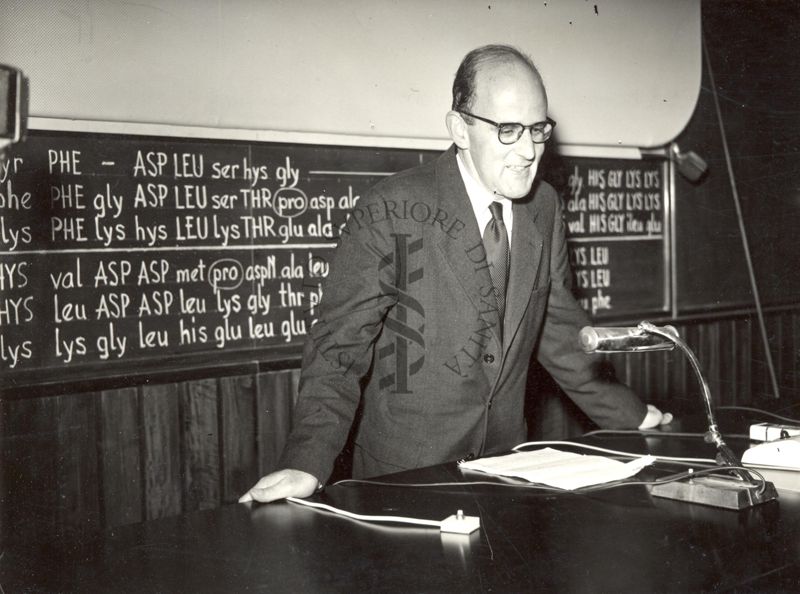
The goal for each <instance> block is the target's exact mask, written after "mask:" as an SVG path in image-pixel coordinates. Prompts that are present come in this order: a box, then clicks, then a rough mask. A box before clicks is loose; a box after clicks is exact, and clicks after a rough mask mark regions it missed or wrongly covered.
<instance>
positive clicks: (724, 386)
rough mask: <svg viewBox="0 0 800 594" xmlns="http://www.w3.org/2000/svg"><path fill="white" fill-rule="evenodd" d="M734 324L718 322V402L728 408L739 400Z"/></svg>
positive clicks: (727, 321)
mask: <svg viewBox="0 0 800 594" xmlns="http://www.w3.org/2000/svg"><path fill="white" fill-rule="evenodd" d="M736 365H737V361H736V324H735V322H734V320H720V322H719V370H720V385H719V390H720V399H721V400H720V402H724V403H725V404H726V405H728V406H732V405H735V404H736V403H737V402H738V400H739V393H738V389H737V385H736V375H737V370H736Z"/></svg>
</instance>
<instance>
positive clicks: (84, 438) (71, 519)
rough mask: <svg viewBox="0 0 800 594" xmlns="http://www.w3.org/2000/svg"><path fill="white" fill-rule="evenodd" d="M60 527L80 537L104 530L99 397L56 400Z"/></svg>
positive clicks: (53, 486) (87, 396)
mask: <svg viewBox="0 0 800 594" xmlns="http://www.w3.org/2000/svg"><path fill="white" fill-rule="evenodd" d="M56 401H57V409H58V412H57V415H56V423H57V436H56V437H57V438H56V444H57V446H56V447H57V449H58V457H57V463H56V467H57V476H56V477H54V478H55V479H56V480H54V481H53V483H52V487H51V488H54V489H56V492H57V493H58V495H59V496H58V498H57V506H56V509H57V512H58V518H57V521H58V526H59V529H61V530H63V531H64V533H65V534H69V535H71V536H74V537H77V538H80V537H84V536H87V535H89V534H91V533H93V532H95V531H97V530H98V529H100V528H101V527H102V524H101V511H100V475H99V467H98V458H97V443H98V439H97V428H98V424H97V411H98V410H99V408H100V407H99V406H98V405H97V394H95V393H83V394H74V395H67V396H59V397H58V398H57V399H56Z"/></svg>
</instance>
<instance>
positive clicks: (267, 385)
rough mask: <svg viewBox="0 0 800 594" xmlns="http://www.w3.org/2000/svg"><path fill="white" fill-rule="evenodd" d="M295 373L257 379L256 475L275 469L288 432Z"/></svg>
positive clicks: (294, 391)
mask: <svg viewBox="0 0 800 594" xmlns="http://www.w3.org/2000/svg"><path fill="white" fill-rule="evenodd" d="M296 376H297V374H296V373H295V372H294V371H273V372H268V373H260V374H258V376H257V386H258V388H257V392H256V404H257V412H256V422H257V434H258V468H259V472H258V474H259V475H264V474H266V473H268V472H271V471H273V470H275V469H276V468H277V464H278V458H279V457H280V455H281V452H282V451H283V446H284V445H285V443H286V438H287V437H288V436H289V431H290V429H291V420H292V411H293V410H294V403H295V400H296V398H297V387H296V386H297V382H296V379H295V378H296Z"/></svg>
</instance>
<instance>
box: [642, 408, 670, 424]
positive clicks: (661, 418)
mask: <svg viewBox="0 0 800 594" xmlns="http://www.w3.org/2000/svg"><path fill="white" fill-rule="evenodd" d="M671 422H672V415H671V414H670V413H662V412H661V411H660V410H658V409H657V408H656V407H655V406H653V405H652V404H648V405H647V415H645V417H644V420H643V421H642V424H641V425H639V429H652V428H653V427H658V426H659V425H668V424H669V423H671Z"/></svg>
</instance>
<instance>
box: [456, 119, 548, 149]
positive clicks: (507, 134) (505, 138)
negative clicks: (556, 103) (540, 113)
mask: <svg viewBox="0 0 800 594" xmlns="http://www.w3.org/2000/svg"><path fill="white" fill-rule="evenodd" d="M459 113H461V114H462V115H465V116H469V117H471V118H475V119H476V120H480V121H482V122H486V123H487V124H491V125H492V126H494V127H495V128H497V139H498V140H499V141H500V142H502V143H503V144H514V143H515V142H517V141H518V140H519V139H520V138H521V137H522V133H523V132H524V131H525V129H526V128H527V129H528V130H530V132H531V140H532V141H533V142H535V143H536V144H541V143H543V142H547V140H548V139H549V138H550V135H551V134H552V133H553V128H555V127H556V123H555V121H554V120H551V119H550V118H547V120H546V121H544V122H536V123H535V124H531V125H530V126H525V125H523V124H519V123H516V122H503V123H498V122H493V121H492V120H490V119H488V118H482V117H481V116H478V115H475V114H474V113H469V112H468V111H461V112H459Z"/></svg>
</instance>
